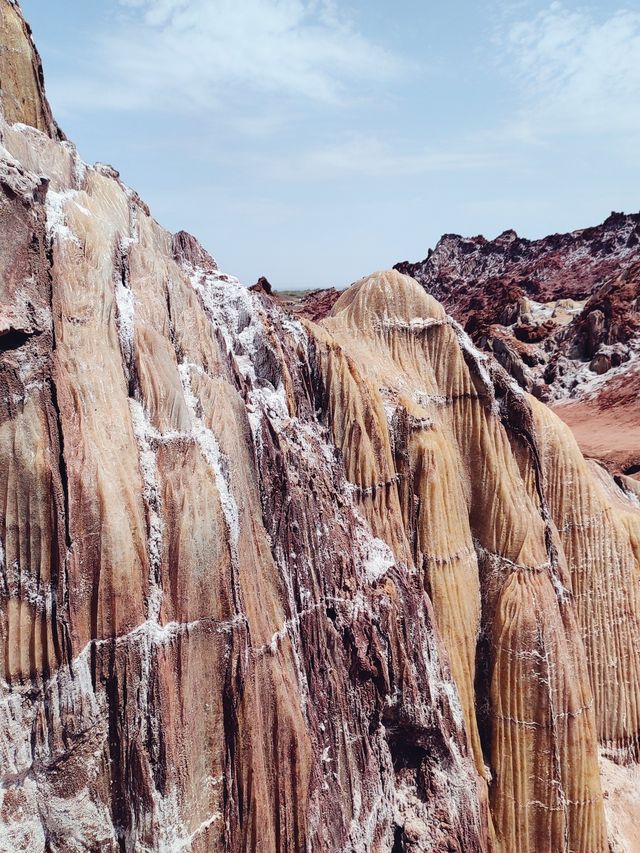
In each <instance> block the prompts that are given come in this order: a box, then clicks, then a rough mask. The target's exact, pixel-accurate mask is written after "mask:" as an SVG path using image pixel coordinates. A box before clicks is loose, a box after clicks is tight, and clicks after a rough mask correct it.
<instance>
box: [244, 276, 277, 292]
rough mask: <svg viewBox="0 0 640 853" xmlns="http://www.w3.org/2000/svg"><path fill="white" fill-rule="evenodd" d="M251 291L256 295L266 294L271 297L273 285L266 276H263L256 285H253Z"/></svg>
mask: <svg viewBox="0 0 640 853" xmlns="http://www.w3.org/2000/svg"><path fill="white" fill-rule="evenodd" d="M249 290H251V291H253V292H254V293H266V294H268V295H271V294H272V293H273V285H272V284H271V282H270V281H269V279H268V278H266V276H264V275H261V276H260V278H259V279H258V280H257V281H256V283H255V284H252V285H251V287H250V288H249Z"/></svg>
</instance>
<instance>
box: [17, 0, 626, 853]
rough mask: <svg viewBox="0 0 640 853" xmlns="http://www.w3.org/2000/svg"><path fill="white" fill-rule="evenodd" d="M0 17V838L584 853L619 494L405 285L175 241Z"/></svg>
mask: <svg viewBox="0 0 640 853" xmlns="http://www.w3.org/2000/svg"><path fill="white" fill-rule="evenodd" d="M0 9H1V11H2V15H3V16H5V17H4V20H7V21H9V22H10V24H11V26H10V28H7V29H6V30H3V39H4V37H5V36H4V33H5V32H8V31H9V30H10V32H11V33H12V35H11V38H12V39H17V41H15V42H12V48H11V50H10V51H8V50H3V52H2V54H0V56H1V62H2V65H1V66H0V83H1V84H2V104H3V111H4V112H3V116H2V117H1V118H0V140H1V144H2V148H0V190H1V196H0V217H1V220H2V230H1V232H0V234H1V238H0V543H1V545H2V548H1V550H0V643H1V646H2V656H1V668H2V681H1V683H0V757H1V761H0V849H2V850H7V851H9V850H30V851H31V850H33V851H87V850H107V851H108V850H114V851H117V850H126V851H138V850H140V851H142V850H158V851H178V850H194V851H213V850H216V851H218V850H219V851H233V853H235V851H261V853H262V851H282V853H285V851H287V853H289V852H290V851H306V850H311V851H314V853H315V851H336V850H341V851H352V853H360V851H362V853H365V851H380V853H383V851H384V853H386V852H387V851H394V853H397V851H443V853H444V851H460V853H474V851H478V853H480V851H489V850H494V851H502V853H512V851H513V853H534V851H536V853H545V851H548V853H556V851H567V853H568V851H579V853H606V851H607V850H608V830H607V823H606V819H605V812H604V808H603V793H602V786H601V780H600V773H599V765H598V760H599V751H600V750H603V751H604V752H605V754H606V756H607V757H606V759H605V760H606V761H607V762H608V764H607V768H608V772H609V776H608V777H607V778H611V779H614V775H613V774H612V771H611V768H615V771H616V772H617V773H618V776H617V777H615V779H616V787H615V790H614V789H613V787H612V789H611V791H610V792H609V795H610V802H611V803H613V804H614V805H616V804H617V806H618V807H620V808H626V805H625V803H626V802H627V800H626V799H624V796H626V794H625V795H624V796H623V794H620V795H618V791H621V792H625V791H626V790H627V789H628V786H629V784H631V783H630V782H627V783H625V782H623V781H622V780H623V779H627V780H628V779H630V778H632V777H631V776H628V775H627V776H625V775H624V774H629V773H632V772H633V769H631V770H628V769H627V768H629V767H630V768H633V766H634V762H635V761H636V760H637V758H638V735H639V732H640V706H639V699H640V684H639V678H640V661H639V660H638V651H637V649H638V648H639V644H638V640H639V639H640V638H639V636H638V634H639V628H640V626H639V624H638V602H637V595H638V580H639V569H640V563H639V561H640V538H639V534H640V508H639V507H638V504H637V500H636V499H635V496H634V493H633V491H632V490H630V489H624V490H622V489H620V488H619V487H618V486H616V485H615V484H614V482H613V481H612V480H611V479H610V478H609V477H608V475H607V474H606V473H605V472H604V471H602V470H601V469H599V468H597V467H594V466H591V465H589V464H588V463H586V462H585V460H584V459H583V457H582V455H581V454H580V452H579V450H578V448H577V446H576V444H575V441H574V439H573V437H572V435H571V434H570V432H569V430H568V429H567V428H566V427H565V426H564V425H563V424H562V423H561V422H560V421H559V420H558V419H557V418H556V417H555V416H554V415H553V414H552V413H551V412H549V410H548V409H546V408H545V407H544V405H543V404H541V403H540V402H538V401H536V400H535V399H533V398H532V397H529V396H528V395H526V394H525V393H524V392H523V391H522V390H521V389H520V388H518V386H517V385H516V384H515V383H514V382H513V381H512V380H511V379H510V377H509V376H508V375H507V373H506V372H505V371H504V370H503V369H502V368H501V367H500V366H499V365H497V364H495V363H494V362H493V361H492V360H490V359H489V358H488V357H487V356H485V355H483V354H481V353H480V352H478V351H477V350H476V349H475V348H474V346H473V345H472V344H471V342H470V340H469V338H468V337H467V335H466V334H465V333H464V332H463V330H462V329H461V328H460V327H459V326H458V325H457V324H456V323H455V321H453V320H452V319H451V318H449V317H448V316H447V315H446V314H445V312H444V310H443V309H442V307H441V306H440V305H439V304H438V303H437V302H436V301H435V300H434V299H433V298H432V297H430V296H428V295H427V294H426V293H425V291H424V290H423V289H422V288H421V287H420V286H419V285H418V284H417V283H416V282H415V281H414V280H413V279H411V278H409V277H407V276H405V275H401V274H400V273H398V272H387V273H378V274H376V275H373V276H371V277H369V278H367V279H366V280H363V281H361V282H358V283H357V284H356V285H354V286H353V287H351V288H350V289H349V290H348V291H347V292H345V293H344V294H343V295H341V296H340V298H339V299H338V300H337V301H336V302H335V304H334V305H333V308H332V311H331V315H330V316H329V317H327V318H325V319H324V320H322V321H321V322H320V323H314V322H312V321H301V320H299V319H297V318H294V317H292V316H290V315H289V314H287V312H286V311H284V310H283V309H282V308H281V307H280V306H279V305H278V304H277V303H276V301H275V300H274V299H273V298H272V297H271V295H270V294H269V293H268V292H267V291H266V289H265V288H262V289H258V290H257V291H254V292H250V291H248V290H247V289H245V288H244V287H242V286H241V285H240V284H239V283H238V282H237V281H236V280H235V279H233V278H232V277H230V276H227V275H225V274H223V273H221V272H220V271H219V270H218V268H217V265H216V263H215V261H214V260H213V259H212V258H211V257H210V256H209V255H208V254H207V253H206V252H205V251H204V250H203V249H202V248H201V247H200V246H199V244H198V243H197V242H196V241H195V240H194V239H193V238H191V237H190V236H189V235H187V234H185V233H184V232H181V233H179V234H178V235H171V234H169V233H168V232H166V231H165V230H164V229H162V228H161V227H160V226H159V225H158V223H156V222H155V220H154V219H153V218H152V217H151V215H150V213H149V210H148V208H147V207H146V206H145V205H144V203H143V202H142V201H141V200H140V199H139V197H138V196H137V195H136V194H135V193H134V192H133V191H131V190H130V189H129V188H127V187H126V186H125V185H124V184H123V183H122V181H121V180H120V178H119V176H118V173H117V172H116V171H115V170H114V169H112V168H111V167H107V166H102V165H96V166H93V167H89V166H86V165H85V164H84V163H83V162H82V161H81V160H80V158H79V157H78V154H77V152H76V151H75V149H74V147H73V146H72V145H71V144H70V143H68V142H66V141H64V140H63V139H62V137H61V134H60V132H59V131H58V129H57V127H56V126H55V124H54V123H53V120H52V119H51V117H50V111H49V110H48V106H47V105H46V101H45V99H44V93H43V88H42V84H41V77H40V74H39V72H38V73H36V74H35V76H34V75H33V74H30V73H29V69H31V71H33V70H34V69H36V71H37V70H38V68H39V65H38V59H37V55H36V54H35V51H34V49H33V46H32V45H31V40H30V36H29V31H28V28H27V26H26V24H24V21H23V20H22V17H21V13H20V11H19V8H18V7H17V5H16V4H15V3H14V2H9V0H0ZM27 60H28V61H27ZM6 80H8V81H10V83H9V84H5V82H4V81H6ZM14 81H16V82H15V83H14ZM34 81H35V82H34ZM5 85H6V86H7V95H6V96H5ZM34 86H35V88H34ZM20 93H24V96H22V95H21V94H20ZM34 98H35V100H34ZM9 102H10V104H11V105H10V107H7V106H6V104H7V103H9ZM621 803H622V805H620V804H621Z"/></svg>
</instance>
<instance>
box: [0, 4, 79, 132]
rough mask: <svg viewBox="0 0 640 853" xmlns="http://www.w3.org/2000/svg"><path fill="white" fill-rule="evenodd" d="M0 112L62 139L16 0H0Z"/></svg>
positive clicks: (12, 122)
mask: <svg viewBox="0 0 640 853" xmlns="http://www.w3.org/2000/svg"><path fill="white" fill-rule="evenodd" d="M0 113H2V115H3V116H4V118H5V119H6V120H7V121H8V122H9V123H10V124H16V123H18V122H19V123H21V124H28V125H31V127H35V128H37V129H38V130H41V131H43V133H46V134H47V135H48V136H50V137H52V138H53V139H64V138H65V137H64V134H63V133H62V131H61V130H60V128H59V127H58V125H57V124H56V122H55V120H54V118H53V114H52V112H51V107H50V106H49V102H48V101H47V97H46V95H45V91H44V75H43V73H42V61H41V59H40V54H39V53H38V51H37V49H36V46H35V45H34V43H33V39H32V36H31V28H30V26H29V24H27V22H26V21H25V19H24V16H23V14H22V10H21V9H20V6H19V5H18V3H17V1H16V0H0Z"/></svg>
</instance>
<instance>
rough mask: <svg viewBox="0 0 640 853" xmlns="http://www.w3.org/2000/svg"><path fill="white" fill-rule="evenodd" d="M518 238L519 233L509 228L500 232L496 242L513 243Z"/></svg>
mask: <svg viewBox="0 0 640 853" xmlns="http://www.w3.org/2000/svg"><path fill="white" fill-rule="evenodd" d="M517 239H518V234H517V232H516V231H514V230H513V228H507V230H506V231H503V232H502V234H498V236H497V237H496V243H513V242H514V240H517Z"/></svg>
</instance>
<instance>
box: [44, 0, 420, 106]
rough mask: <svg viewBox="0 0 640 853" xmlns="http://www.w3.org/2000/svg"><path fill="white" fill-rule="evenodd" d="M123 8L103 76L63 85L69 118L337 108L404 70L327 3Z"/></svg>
mask: <svg viewBox="0 0 640 853" xmlns="http://www.w3.org/2000/svg"><path fill="white" fill-rule="evenodd" d="M117 2H118V5H119V7H120V9H121V14H120V15H119V16H116V20H115V23H114V27H113V29H112V30H111V31H110V32H108V33H104V34H103V35H102V36H101V37H100V41H99V42H98V44H97V46H96V50H97V56H96V63H95V67H96V68H101V71H100V72H98V77H97V78H96V77H93V76H92V77H91V78H90V79H87V80H76V81H73V82H72V81H65V84H64V93H63V94H64V100H65V104H64V106H65V108H67V109H69V108H72V107H75V108H77V107H79V106H95V105H96V104H99V105H100V106H101V107H102V108H111V109H167V110H189V109H191V110H202V109H210V108H212V107H214V106H216V105H222V104H225V105H228V104H229V103H230V102H232V101H233V98H234V94H237V93H238V92H239V91H240V90H246V91H248V92H250V93H258V94H261V95H265V94H277V95H278V96H279V97H282V96H285V97H286V96H291V97H302V98H304V99H310V100H312V101H316V102H318V101H319V102H329V103H336V102H338V103H339V102H341V101H344V100H348V99H349V98H350V97H351V93H352V90H353V89H355V88H356V86H355V84H360V83H362V81H374V82H376V81H382V80H387V79H390V78H392V77H394V76H395V75H396V74H397V73H398V72H399V71H400V70H401V68H402V66H403V62H402V61H401V60H400V59H399V58H397V57H395V56H393V55H392V54H391V53H389V52H388V51H386V50H385V49H383V48H382V47H381V46H379V45H377V44H375V43H373V42H372V41H370V40H369V39H367V38H366V37H365V36H363V35H362V34H361V33H359V32H358V31H357V29H356V27H355V25H354V24H353V22H351V21H350V20H349V19H348V17H347V16H346V15H344V14H341V13H339V12H338V11H337V8H336V7H335V6H334V4H333V3H332V2H331V0H117ZM60 88H61V90H62V89H63V87H62V86H61V87H60ZM357 88H360V87H357Z"/></svg>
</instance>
